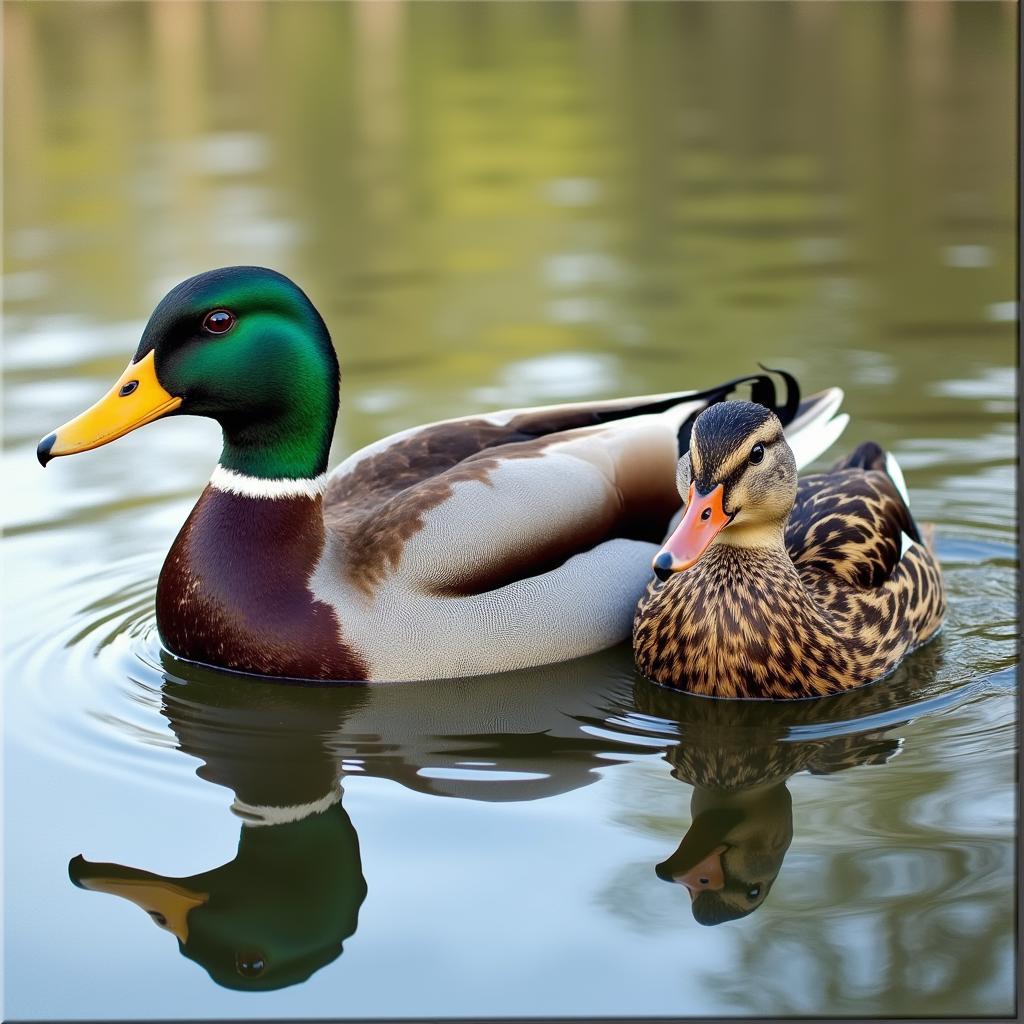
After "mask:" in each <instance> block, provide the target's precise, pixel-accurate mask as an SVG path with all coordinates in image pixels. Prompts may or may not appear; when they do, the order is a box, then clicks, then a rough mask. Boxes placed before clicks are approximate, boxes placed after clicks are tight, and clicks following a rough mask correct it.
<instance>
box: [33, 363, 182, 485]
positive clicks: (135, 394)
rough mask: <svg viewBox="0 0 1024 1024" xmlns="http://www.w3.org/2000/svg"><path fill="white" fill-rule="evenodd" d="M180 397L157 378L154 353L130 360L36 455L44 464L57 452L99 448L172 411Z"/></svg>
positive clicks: (57, 453) (55, 455) (64, 453)
mask: <svg viewBox="0 0 1024 1024" xmlns="http://www.w3.org/2000/svg"><path fill="white" fill-rule="evenodd" d="M179 405H181V399H180V398H176V397H175V396H174V395H171V394H169V393H168V392H167V391H165V390H164V389H163V387H162V386H161V384H160V381H159V380H157V376H156V369H155V366H154V361H153V353H152V352H149V353H147V354H146V355H145V356H143V357H142V358H141V359H140V360H139V361H138V362H137V363H129V364H128V367H127V369H126V370H125V371H124V373H122V374H121V376H120V377H118V379H117V381H115V383H114V386H113V387H112V388H111V389H110V390H109V391H108V392H107V393H106V394H105V395H104V396H103V397H102V398H101V399H100V400H99V401H98V402H97V403H96V404H95V405H93V406H92V407H91V408H89V409H86V410H85V412H83V413H82V414H81V415H80V416H76V417H75V418H74V419H73V420H68V422H67V423H65V424H64V426H62V427H58V428H57V429H56V430H55V431H54V432H53V433H52V434H47V436H46V437H44V438H43V439H42V441H40V442H39V447H38V448H37V449H36V455H37V456H38V457H39V462H40V464H41V465H43V466H45V465H46V464H47V462H49V461H50V459H53V458H56V457H57V456H58V455H73V454H74V453H75V452H85V451H88V450H89V449H90V448H99V446H100V445H102V444H107V442H108V441H114V440H116V439H117V438H119V437H123V436H124V435H125V434H127V433H129V432H130V431H132V430H135V428H136V427H141V426H143V425H144V424H146V423H152V422H153V420H155V419H159V418H160V417H161V416H164V415H166V414H167V413H169V412H172V411H173V410H174V409H177V408H178V406H179Z"/></svg>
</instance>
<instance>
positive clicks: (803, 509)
mask: <svg viewBox="0 0 1024 1024" xmlns="http://www.w3.org/2000/svg"><path fill="white" fill-rule="evenodd" d="M911 543H919V544H920V543H922V539H921V533H920V530H919V529H918V526H917V524H916V523H915V522H914V517H913V516H912V515H911V512H910V507H909V504H908V502H907V498H906V490H905V486H904V484H903V475H902V473H901V472H900V470H899V466H898V465H897V463H896V460H895V459H894V458H893V457H892V456H891V455H889V454H887V453H886V452H885V451H883V449H881V448H880V447H879V446H878V445H877V444H874V443H873V442H868V443H866V444H862V445H861V446H860V447H859V448H857V449H856V451H854V452H853V453H852V454H851V455H850V456H849V457H848V458H846V459H844V460H842V461H840V462H839V463H837V464H836V465H835V466H833V468H832V469H830V470H828V471H827V472H824V473H816V474H812V475H810V476H806V477H802V478H801V480H800V482H799V485H798V488H797V498H796V505H795V507H794V509H793V513H792V515H791V516H790V519H789V523H788V524H787V526H786V547H787V548H788V550H789V553H790V556H791V557H792V559H793V562H794V564H795V565H796V567H797V569H798V570H800V571H801V572H804V571H811V572H821V573H824V574H826V575H830V576H838V577H839V578H840V579H842V580H844V581H845V582H847V583H849V584H851V585H853V586H856V587H861V588H865V589H867V588H875V587H879V586H881V585H882V584H884V583H885V582H886V581H887V580H889V579H890V578H891V577H892V575H893V573H894V572H895V571H896V568H897V566H898V565H899V564H900V561H901V560H902V558H903V555H904V553H905V552H906V550H907V548H908V547H909V546H910V544H911Z"/></svg>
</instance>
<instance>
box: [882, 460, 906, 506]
mask: <svg viewBox="0 0 1024 1024" xmlns="http://www.w3.org/2000/svg"><path fill="white" fill-rule="evenodd" d="M885 471H886V473H888V474H889V479H890V480H892V482H893V483H894V484H895V485H896V490H897V491H899V492H900V494H901V495H902V496H903V500H904V501H905V502H906V504H907V508H910V494H909V492H908V491H907V481H906V480H904V479H903V470H902V469H900V464H899V463H898V462H897V461H896V456H895V455H893V453H892V452H886V453H885Z"/></svg>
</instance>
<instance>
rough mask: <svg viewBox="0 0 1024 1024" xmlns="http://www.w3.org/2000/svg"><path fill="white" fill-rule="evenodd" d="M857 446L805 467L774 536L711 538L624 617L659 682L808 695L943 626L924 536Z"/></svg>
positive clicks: (869, 452) (726, 691)
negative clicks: (738, 541) (827, 465)
mask: <svg viewBox="0 0 1024 1024" xmlns="http://www.w3.org/2000/svg"><path fill="white" fill-rule="evenodd" d="M880 465H884V454H883V453H881V450H880V449H878V448H877V446H876V445H868V446H862V447H861V448H860V449H858V451H857V452H855V453H854V455H853V456H852V457H851V459H849V460H847V462H846V463H843V464H841V465H840V466H838V467H836V468H835V469H833V470H831V471H829V472H826V473H821V474H815V475H813V476H808V477H805V478H803V479H802V480H801V481H800V482H799V486H798V490H797V498H796V504H795V506H794V508H793V512H792V514H791V516H790V518H789V521H788V523H787V525H786V529H785V550H783V549H782V548H781V547H775V548H771V547H766V548H757V547H738V546H733V545H731V544H729V543H726V542H724V536H720V537H719V538H718V542H716V543H714V544H712V546H711V547H710V548H709V549H708V550H707V552H706V553H705V554H704V556H703V557H702V558H701V559H700V560H699V561H698V562H697V563H696V564H695V565H693V566H692V567H691V568H689V569H686V570H684V571H681V572H676V573H674V574H673V575H672V576H670V577H669V578H668V580H666V581H665V582H660V581H657V580H655V581H652V583H651V585H650V586H649V587H648V590H647V593H646V594H645V596H644V597H643V599H642V600H641V602H640V605H639V607H638V609H637V615H636V620H635V623H634V635H633V642H634V649H635V653H636V661H637V666H638V667H639V669H640V671H641V672H643V673H644V674H645V675H646V676H648V677H649V678H651V679H653V680H655V681H656V682H659V683H661V684H663V685H666V686H672V687H676V688H679V689H683V690H688V691H690V692H693V693H700V694H707V695H711V696H717V697H760V698H774V699H780V698H793V697H814V696H821V695H824V694H829V693H836V692H839V691H842V690H847V689H849V688H851V687H854V686H859V685H860V684H862V683H866V682H870V681H872V680H875V679H879V678H881V677H882V676H885V675H887V674H888V673H889V672H891V671H892V670H893V669H894V668H895V667H896V666H897V665H898V664H899V662H900V661H901V660H902V659H903V658H904V657H905V656H906V655H907V654H908V653H909V652H910V651H912V650H913V649H914V648H915V647H917V646H918V645H919V644H922V643H924V642H925V641H926V640H927V639H929V638H930V637H931V636H932V635H933V634H934V633H935V632H936V630H937V629H938V628H939V626H940V625H941V623H942V618H943V615H944V613H945V597H944V594H943V587H942V579H941V574H940V571H939V567H938V563H937V561H936V559H935V556H934V554H933V553H932V551H931V549H930V547H928V546H926V545H925V544H924V543H914V544H913V545H911V546H910V547H909V549H908V550H907V551H906V553H905V554H904V555H903V556H902V558H901V557H900V552H901V548H902V540H903V534H904V533H906V534H907V535H908V536H909V537H910V538H911V539H914V538H918V537H919V536H920V535H919V533H918V531H917V528H916V526H915V524H914V522H913V519H912V517H911V515H910V511H909V509H908V508H907V506H906V504H905V502H904V501H903V498H902V497H901V495H900V494H899V491H898V490H897V488H896V486H895V484H894V483H893V481H892V480H891V479H890V477H889V476H888V474H887V473H886V472H885V471H884V470H883V469H881V468H874V467H878V466H880Z"/></svg>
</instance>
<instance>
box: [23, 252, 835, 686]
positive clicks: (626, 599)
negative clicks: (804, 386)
mask: <svg viewBox="0 0 1024 1024" xmlns="http://www.w3.org/2000/svg"><path fill="white" fill-rule="evenodd" d="M784 377H785V380H786V384H787V396H786V400H785V402H783V403H782V404H781V405H780V406H776V405H775V387H774V384H773V382H772V379H771V378H770V377H768V376H767V375H766V374H760V375H756V376H754V377H752V378H740V379H738V380H735V381H729V382H727V383H725V384H721V385H719V386H717V387H715V388H711V389H709V390H706V391H701V392H678V393H674V394H663V395H651V396H645V397H642V398H630V399H620V400H618V401H605V402H590V403H582V404H574V405H560V406H551V407H547V408H533V409H513V410H507V411H504V412H499V413H488V414H484V415H479V416H472V417H466V418H463V419H455V420H448V421H445V422H442V423H434V424H431V425H429V426H423V427H416V428H413V429H410V430H406V431H404V432H402V433H399V434H395V435H393V436H391V437H388V438H385V439H384V440H382V441H379V442H377V443H375V444H372V445H370V446H368V447H366V448H364V449H362V450H361V451H358V452H356V453H355V454H354V455H351V456H349V457H348V458H347V459H345V461H344V462H342V463H341V465H340V466H338V467H337V468H336V469H335V470H334V472H333V473H331V474H330V475H328V474H327V473H326V469H327V459H328V450H329V448H330V444H331V437H332V434H333V430H334V422H335V418H336V415H337V411H338V379H339V378H338V363H337V357H336V355H335V351H334V347H333V345H332V343H331V339H330V335H329V334H328V331H327V327H326V326H325V324H324V321H323V319H322V318H321V317H320V314H319V313H318V312H317V310H316V309H315V307H314V306H313V304H312V302H310V300H309V299H308V298H307V296H306V295H305V294H304V293H303V292H302V291H301V290H300V289H299V287H298V286H297V285H295V284H294V283H293V282H292V281H290V280H289V279H288V278H286V277H284V276H283V275H281V274H279V273H276V272H275V271H272V270H267V269H264V268H259V267H229V268H224V269H220V270H213V271H209V272H207V273H204V274H200V275H198V276H197V277H193V278H190V279H189V280H187V281H184V282H183V283H181V284H179V285H178V286H177V287H175V288H173V289H172V290H171V291H170V292H169V293H168V294H167V295H166V296H165V298H164V299H163V300H162V301H161V302H160V303H159V305H158V306H157V307H156V309H155V311H154V312H153V314H152V316H151V317H150V320H149V322H148V324H147V325H146V328H145V330H144V332H143V335H142V340H141V342H140V344H139V347H138V350H137V351H136V353H135V355H134V357H133V358H132V360H131V362H130V363H129V365H128V367H127V369H126V370H125V371H124V373H123V374H122V375H121V377H120V378H119V379H118V381H117V382H116V383H115V384H114V386H113V388H112V389H111V390H110V391H109V392H108V394H107V395H106V396H105V397H104V398H102V399H101V400H100V401H99V402H98V403H97V404H96V405H94V406H93V407H92V408H91V409H89V410H87V411H86V412H85V413H83V414H82V415H80V416H78V417H77V418H75V419H73V420H71V421H70V422H68V423H66V424H64V426H62V427H60V428H59V429H58V430H56V431H55V432H54V433H52V434H49V435H48V436H47V437H45V438H44V439H43V440H42V441H41V442H40V444H39V448H38V457H39V460H40V462H41V463H42V464H43V465H46V463H47V462H48V461H49V460H51V459H53V458H54V457H56V456H59V455H70V454H72V453H74V452H82V451H85V450H87V449H91V448H96V447H98V446H100V445H103V444H107V443H108V442H110V441H113V440H114V439H115V438H118V437H121V436H123V435H124V434H127V433H128V432H129V431H131V430H134V429H136V428H137V427H140V426H142V425H143V424H146V423H150V422H152V421H153V420H156V419H159V418H161V417H165V416H178V415H185V414H190V415H195V416H208V417H211V418H213V419H215V420H217V421H218V422H219V424H220V426H221V427H222V429H223V435H224V445H223V450H222V452H221V457H220V462H219V464H218V465H217V467H216V469H214V471H213V475H212V476H211V478H210V482H209V484H208V486H207V487H206V489H205V490H204V491H203V494H202V496H201V497H200V499H199V502H198V504H197V505H196V506H195V508H194V509H193V511H192V513H191V515H190V516H189V517H188V520H187V521H186V523H185V525H184V527H183V528H182V530H181V532H180V533H179V534H178V536H177V539H176V540H175V541H174V544H173V546H172V547H171V550H170V553H169V554H168V556H167V559H166V561H165V562H164V566H163V569H162V571H161V573H160V579H159V583H158V586H157V594H156V614H157V626H158V629H159V632H160V635H161V637H162V639H163V642H164V643H165V644H166V646H167V648H168V649H169V650H171V651H172V652H173V653H175V654H176V655H178V656H179V657H182V658H184V659H187V660H191V661H195V662H201V663H205V664H209V665H214V666H218V667H222V668H228V669H234V670H237V671H244V672H249V673H256V674H260V675H267V676H277V677H292V678H300V679H348V680H364V679H374V680H400V679H431V678H441V677H454V676H468V675H475V674H479V673H486V672H499V671H506V670H509V669H515V668H523V667H527V666H532V665H539V664H544V663H549V662H555V661H563V660H567V659H570V658H574V657H577V656H579V655H583V654H587V653H589V652H592V651H596V650H599V649H602V648H605V647H608V646H611V645H613V644H615V643H618V642H619V641H621V640H624V639H626V638H627V637H628V636H629V631H630V625H631V622H632V616H633V611H634V609H635V607H636V602H637V600H638V599H639V598H640V596H641V595H642V594H643V591H644V587H645V586H646V584H647V581H648V578H649V577H650V562H651V557H652V556H653V555H654V553H655V552H656V551H657V545H658V544H659V543H660V542H661V541H662V540H663V539H664V536H665V531H666V528H667V526H668V523H669V520H670V518H671V516H672V514H673V513H674V512H675V511H676V510H677V509H678V506H679V499H678V497H677V495H676V493H675V488H674V486H673V476H674V468H675V463H676V459H677V457H678V452H679V449H678V447H677V435H678V434H679V431H680V430H681V429H684V428H685V425H686V424H687V423H688V422H689V421H690V420H691V419H692V417H693V416H694V415H695V414H696V413H698V412H700V411H701V410H702V409H704V408H705V407H706V406H707V405H708V404H709V403H712V402H717V401H720V400H722V399H723V398H724V397H725V396H726V395H727V394H729V393H730V392H731V391H732V390H733V389H734V388H735V387H736V386H737V385H739V384H740V383H742V382H743V381H744V380H747V381H750V382H751V383H752V385H753V389H754V394H755V396H756V397H758V400H759V401H766V402H767V403H768V404H769V405H771V406H772V407H773V408H777V411H778V413H779V415H780V416H781V418H782V420H783V421H784V422H786V424H787V426H788V428H789V430H790V436H791V440H792V443H793V444H794V446H795V447H796V448H797V450H798V452H799V458H800V459H801V460H803V461H806V460H808V459H810V458H813V457H815V456H816V455H817V454H819V452H820V451H822V450H823V449H824V448H825V447H827V446H828V445H829V444H830V443H831V442H832V440H834V438H835V436H837V434H838V432H839V431H840V430H841V429H842V426H843V423H844V422H845V419H844V417H841V416H838V417H834V415H833V414H834V413H835V411H836V408H837V406H838V403H839V401H840V399H841V393H840V392H839V391H838V390H836V389H833V390H831V391H827V392H823V393H822V394H820V395H817V396H813V397H812V398H810V399H808V400H806V401H804V402H799V401H798V397H799V394H798V391H797V389H796V385H795V381H793V380H792V378H791V377H788V375H784Z"/></svg>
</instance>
